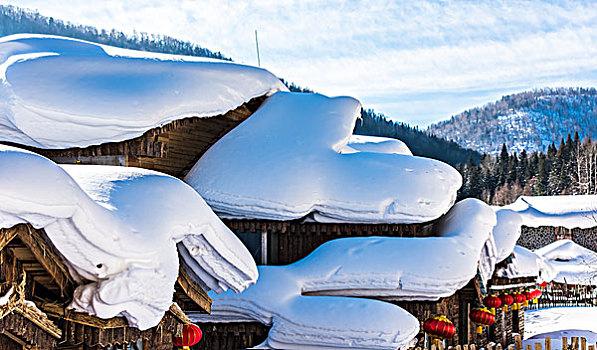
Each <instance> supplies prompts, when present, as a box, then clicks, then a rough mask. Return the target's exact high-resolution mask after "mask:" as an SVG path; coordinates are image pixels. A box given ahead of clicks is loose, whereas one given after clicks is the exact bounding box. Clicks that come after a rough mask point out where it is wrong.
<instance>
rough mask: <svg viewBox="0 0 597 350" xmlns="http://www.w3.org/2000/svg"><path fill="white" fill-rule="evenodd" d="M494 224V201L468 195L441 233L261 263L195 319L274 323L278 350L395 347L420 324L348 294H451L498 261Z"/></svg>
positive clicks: (347, 242) (356, 241)
mask: <svg viewBox="0 0 597 350" xmlns="http://www.w3.org/2000/svg"><path fill="white" fill-rule="evenodd" d="M495 224H496V216H495V214H494V212H493V210H492V209H491V208H490V207H489V206H487V205H486V204H484V203H483V202H481V201H479V200H476V199H466V200H464V201H461V202H459V203H457V204H456V205H455V206H454V207H453V208H452V209H451V210H450V211H449V212H448V213H447V214H446V215H445V216H444V217H442V219H440V221H439V223H438V227H439V228H438V231H439V232H438V236H437V237H428V238H395V237H357V238H342V239H337V240H332V241H329V242H326V243H324V244H322V245H321V246H320V247H319V248H317V249H316V250H314V251H313V252H312V253H311V254H309V255H308V256H307V257H305V258H304V259H302V260H300V261H298V262H296V263H294V264H291V265H287V266H275V267H274V266H262V267H259V274H260V278H259V280H258V281H257V283H256V284H255V285H254V286H251V287H249V288H248V289H247V290H246V291H245V292H243V293H241V294H238V295H235V294H232V293H229V292H226V293H222V294H221V295H215V294H214V295H212V298H213V301H214V302H213V306H212V314H211V315H209V316H198V315H196V316H194V317H195V319H196V320H198V321H203V322H218V321H219V322H232V321H233V320H253V321H259V322H262V323H264V324H269V325H272V329H271V331H270V334H269V338H268V340H267V341H266V343H267V344H268V346H270V347H272V348H275V349H303V347H301V346H304V347H307V346H309V347H311V348H316V347H317V348H326V347H331V348H332V347H334V346H336V347H338V348H349V347H351V346H353V347H355V348H372V349H396V348H398V347H402V346H405V345H406V344H408V342H410V340H412V338H413V337H414V336H415V335H416V334H417V332H418V328H419V324H418V321H416V319H415V318H414V317H413V316H411V315H410V314H408V313H407V312H405V311H404V310H402V309H400V308H398V307H396V306H393V305H391V304H384V303H380V302H379V301H373V300H368V299H362V298H359V299H353V298H351V297H375V298H384V299H391V300H412V299H414V300H437V299H439V298H440V297H445V296H449V295H452V294H453V293H455V292H456V291H457V290H458V289H460V288H462V287H464V286H465V285H466V284H467V283H468V282H469V281H470V280H471V279H472V278H473V277H475V276H476V274H477V268H478V266H479V265H480V264H483V263H484V262H485V264H487V265H492V264H494V263H495V255H489V254H488V253H487V252H488V251H490V252H494V250H488V249H487V245H488V242H489V243H491V245H492V246H493V239H492V238H491V235H492V228H493V226H494V225H495ZM414 261H416V262H417V263H413V262H414ZM492 272H493V270H491V273H492ZM489 275H491V274H489ZM358 310H362V311H358ZM306 340H308V342H307V341H306ZM290 344H294V345H290Z"/></svg>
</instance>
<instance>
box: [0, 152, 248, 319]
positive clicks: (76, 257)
mask: <svg viewBox="0 0 597 350" xmlns="http://www.w3.org/2000/svg"><path fill="white" fill-rule="evenodd" d="M19 223H29V224H31V225H32V226H34V227H36V228H43V229H44V230H45V232H46V234H47V236H48V238H49V239H50V241H51V242H52V244H53V245H54V246H55V248H56V249H57V251H58V252H59V254H60V255H61V256H62V257H63V258H64V260H65V263H66V264H67V266H69V270H70V273H71V275H73V277H74V278H75V279H76V280H77V282H78V283H79V284H80V285H79V287H78V288H77V289H76V291H75V293H74V296H73V302H72V304H71V307H73V308H75V309H77V310H80V311H84V312H88V313H90V314H94V315H97V316H99V317H100V318H110V317H114V316H117V315H120V316H124V317H126V318H127V319H128V321H129V324H131V325H132V326H136V327H139V328H140V329H147V328H150V327H153V326H155V325H157V324H158V323H159V321H160V319H161V318H162V316H163V314H164V312H165V311H166V310H168V308H169V307H170V305H171V303H172V295H173V292H174V284H175V282H176V279H177V276H178V268H179V266H178V262H179V257H178V253H177V249H176V245H177V243H178V244H179V245H181V246H182V247H184V251H185V252H186V254H183V255H182V256H183V259H184V262H185V263H186V264H187V265H189V266H191V267H193V268H194V271H195V273H194V275H195V277H196V278H198V282H199V283H201V284H202V285H203V286H205V287H207V288H211V289H214V290H216V291H218V292H222V291H224V290H227V289H230V290H233V291H241V290H243V289H245V288H246V287H247V286H249V285H250V284H252V283H254V282H255V281H256V279H257V269H256V266H255V263H254V261H253V259H252V257H251V255H250V254H249V252H248V251H247V250H246V248H245V247H244V246H243V245H242V243H241V242H240V241H239V240H238V238H236V236H234V234H233V233H232V232H231V231H230V230H228V229H227V228H226V226H225V225H224V224H223V223H222V222H221V221H220V220H219V219H218V217H217V216H216V215H215V214H214V213H213V212H212V211H211V209H210V208H209V207H208V206H207V205H206V204H205V202H204V201H203V200H202V199H201V197H200V196H199V195H198V194H197V193H196V192H195V191H194V190H193V189H192V188H190V187H189V186H188V185H186V184H185V183H183V182H182V181H180V180H178V179H176V178H173V177H170V176H167V175H164V174H161V173H158V172H155V171H150V170H144V169H137V168H124V167H109V166H89V165H71V166H68V165H65V166H62V167H60V166H58V165H56V164H54V163H53V162H52V161H50V160H48V159H46V158H44V157H41V156H39V155H37V154H34V153H31V152H27V151H23V150H20V149H18V148H13V147H8V146H3V145H0V227H1V228H8V227H12V226H14V225H16V224H19Z"/></svg>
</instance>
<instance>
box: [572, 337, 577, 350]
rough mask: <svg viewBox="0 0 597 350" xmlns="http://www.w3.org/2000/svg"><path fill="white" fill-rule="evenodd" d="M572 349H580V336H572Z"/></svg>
mask: <svg viewBox="0 0 597 350" xmlns="http://www.w3.org/2000/svg"><path fill="white" fill-rule="evenodd" d="M572 349H573V350H578V337H572Z"/></svg>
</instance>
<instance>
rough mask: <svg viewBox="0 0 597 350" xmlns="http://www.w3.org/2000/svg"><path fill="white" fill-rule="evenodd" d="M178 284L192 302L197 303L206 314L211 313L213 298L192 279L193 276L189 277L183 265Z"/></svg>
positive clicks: (180, 269) (180, 268) (179, 272)
mask: <svg viewBox="0 0 597 350" xmlns="http://www.w3.org/2000/svg"><path fill="white" fill-rule="evenodd" d="M177 283H178V284H179V285H180V287H181V288H182V290H183V291H184V292H185V294H186V295H187V296H188V297H189V298H191V300H193V301H194V302H195V303H197V305H199V306H200V307H201V308H202V309H203V310H205V312H207V313H211V304H212V300H211V298H210V297H209V295H207V293H206V292H205V291H204V290H203V289H202V288H201V287H199V286H198V285H197V283H195V282H194V281H193V280H192V279H191V276H189V273H188V272H187V271H186V270H185V269H184V267H183V266H182V264H181V265H180V267H179V270H178V280H177Z"/></svg>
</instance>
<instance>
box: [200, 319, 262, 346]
mask: <svg viewBox="0 0 597 350" xmlns="http://www.w3.org/2000/svg"><path fill="white" fill-rule="evenodd" d="M199 327H200V328H201V331H202V332H203V338H201V341H200V342H199V343H198V344H197V345H195V346H193V347H191V349H192V350H213V349H218V350H237V349H246V348H252V347H254V346H257V345H259V344H261V343H262V342H263V341H265V339H266V338H267V334H268V332H269V330H270V328H271V327H270V326H265V325H263V324H261V323H259V322H242V323H241V322H233V323H200V324H199Z"/></svg>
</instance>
